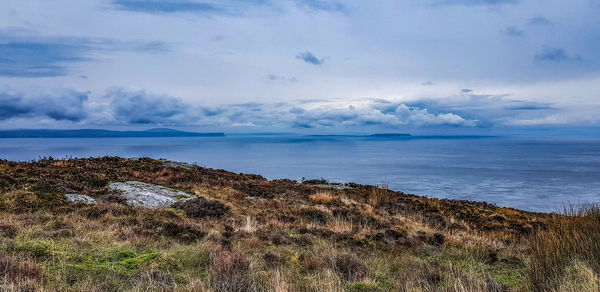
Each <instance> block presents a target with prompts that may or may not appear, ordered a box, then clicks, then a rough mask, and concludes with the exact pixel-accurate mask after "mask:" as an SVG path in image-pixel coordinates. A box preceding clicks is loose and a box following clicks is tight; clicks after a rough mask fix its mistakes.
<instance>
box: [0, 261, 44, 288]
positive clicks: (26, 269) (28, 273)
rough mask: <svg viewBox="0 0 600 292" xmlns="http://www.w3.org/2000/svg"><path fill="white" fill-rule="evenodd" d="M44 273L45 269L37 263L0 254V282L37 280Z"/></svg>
mask: <svg viewBox="0 0 600 292" xmlns="http://www.w3.org/2000/svg"><path fill="white" fill-rule="evenodd" d="M43 273H44V269H43V268H42V267H40V266H39V265H37V264H35V263H32V262H27V261H17V260H15V259H14V258H12V257H6V256H0V282H4V283H16V282H22V281H28V280H37V279H40V278H41V277H42V274H43Z"/></svg>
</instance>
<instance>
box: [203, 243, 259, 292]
mask: <svg viewBox="0 0 600 292" xmlns="http://www.w3.org/2000/svg"><path fill="white" fill-rule="evenodd" d="M210 271H211V276H212V279H211V284H212V287H213V289H215V291H219V292H221V291H222V292H242V291H249V289H250V287H251V284H252V283H251V279H250V261H249V260H248V259H246V258H245V257H244V256H243V255H241V254H239V253H235V252H229V251H224V250H219V251H216V252H214V253H212V254H211V266H210Z"/></svg>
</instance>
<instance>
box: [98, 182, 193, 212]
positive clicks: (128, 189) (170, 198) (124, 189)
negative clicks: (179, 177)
mask: <svg viewBox="0 0 600 292" xmlns="http://www.w3.org/2000/svg"><path fill="white" fill-rule="evenodd" d="M108 189H109V190H111V191H118V192H120V194H121V196H123V197H124V198H125V200H126V203H127V205H129V206H133V207H148V208H168V207H170V206H171V205H172V204H173V203H176V202H180V201H185V200H189V199H192V198H194V197H195V196H193V195H190V194H187V193H184V192H182V191H178V190H174V189H170V188H167V187H163V186H159V185H153V184H148V183H143V182H139V181H128V182H114V183H111V184H110V185H109V186H108Z"/></svg>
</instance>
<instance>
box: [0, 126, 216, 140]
mask: <svg viewBox="0 0 600 292" xmlns="http://www.w3.org/2000/svg"><path fill="white" fill-rule="evenodd" d="M128 137H225V134H224V133H221V132H215V133H196V132H185V131H178V130H173V129H167V128H156V129H149V130H145V131H113V130H104V129H78V130H48V129H21V130H0V138H128Z"/></svg>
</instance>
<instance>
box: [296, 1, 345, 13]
mask: <svg viewBox="0 0 600 292" xmlns="http://www.w3.org/2000/svg"><path fill="white" fill-rule="evenodd" d="M296 2H297V3H298V5H299V6H301V7H306V8H309V9H311V10H321V11H331V12H342V13H347V8H346V6H345V5H344V4H342V3H341V2H337V1H326V0H296Z"/></svg>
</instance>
